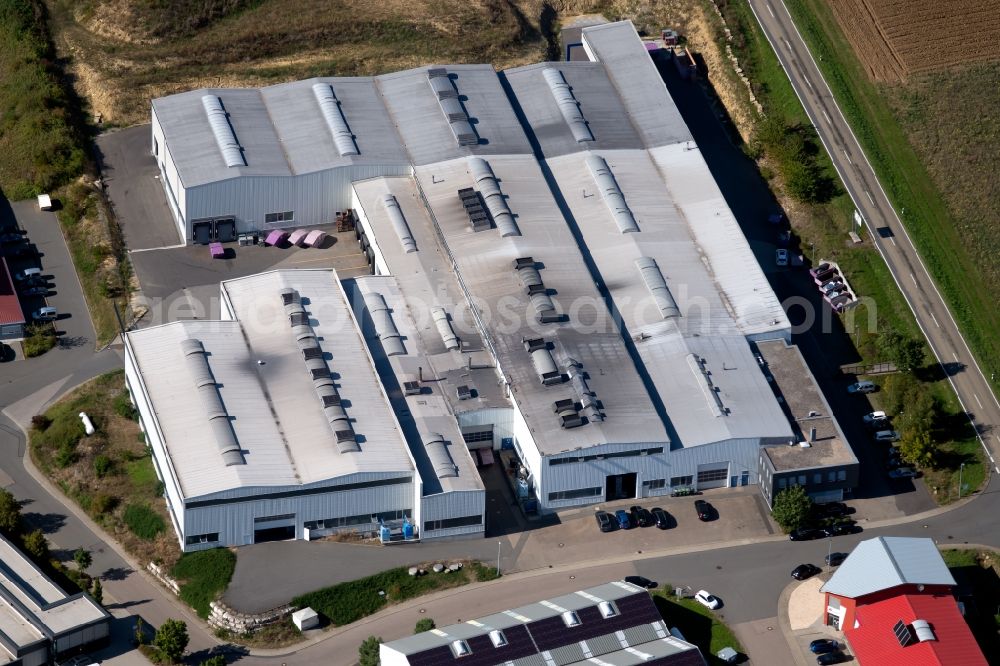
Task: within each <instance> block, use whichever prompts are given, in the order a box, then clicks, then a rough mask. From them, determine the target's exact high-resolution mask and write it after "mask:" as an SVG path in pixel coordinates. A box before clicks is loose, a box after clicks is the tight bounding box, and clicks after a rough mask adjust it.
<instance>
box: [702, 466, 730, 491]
mask: <svg viewBox="0 0 1000 666" xmlns="http://www.w3.org/2000/svg"><path fill="white" fill-rule="evenodd" d="M728 485H729V463H728V462H723V463H708V464H707V465H698V477H697V479H696V484H695V487H696V488H697V489H698V490H708V489H709V488H725V487H727V486H728Z"/></svg>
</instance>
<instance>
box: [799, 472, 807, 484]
mask: <svg viewBox="0 0 1000 666" xmlns="http://www.w3.org/2000/svg"><path fill="white" fill-rule="evenodd" d="M799 485H800V486H804V485H806V475H805V474H799Z"/></svg>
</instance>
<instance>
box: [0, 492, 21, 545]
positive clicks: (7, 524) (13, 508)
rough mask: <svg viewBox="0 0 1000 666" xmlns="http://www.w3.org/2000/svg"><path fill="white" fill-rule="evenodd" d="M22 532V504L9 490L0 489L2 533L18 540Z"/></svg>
mask: <svg viewBox="0 0 1000 666" xmlns="http://www.w3.org/2000/svg"><path fill="white" fill-rule="evenodd" d="M21 530H22V523H21V503H20V502H18V501H17V498H16V497H14V495H12V494H11V492H10V491H9V490H5V489H3V488H0V532H3V533H4V535H5V536H7V537H11V538H14V539H16V538H17V537H19V536H20V535H21Z"/></svg>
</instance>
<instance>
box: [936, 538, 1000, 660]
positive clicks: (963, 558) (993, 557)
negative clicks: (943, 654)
mask: <svg viewBox="0 0 1000 666" xmlns="http://www.w3.org/2000/svg"><path fill="white" fill-rule="evenodd" d="M941 557H942V558H944V562H945V564H947V565H948V569H949V570H950V571H951V574H952V576H954V577H955V582H956V583H958V587H959V589H960V590H967V592H968V595H969V596H968V597H962V598H961V600H962V601H963V602H965V621H966V622H968V623H969V628H970V629H971V630H972V635H973V636H975V637H976V642H977V643H979V648H980V649H981V650H982V651H983V654H985V655H987V656H988V657H991V658H992V657H995V656H996V655H998V654H1000V612H998V611H1000V553H997V552H995V551H992V550H975V549H972V548H962V549H948V550H942V551H941ZM970 597H971V598H970ZM970 602H971V603H970ZM990 663H994V662H993V661H992V660H991V661H990Z"/></svg>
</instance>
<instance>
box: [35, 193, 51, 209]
mask: <svg viewBox="0 0 1000 666" xmlns="http://www.w3.org/2000/svg"><path fill="white" fill-rule="evenodd" d="M38 210H52V198H51V197H50V196H49V195H47V194H39V195H38Z"/></svg>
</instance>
